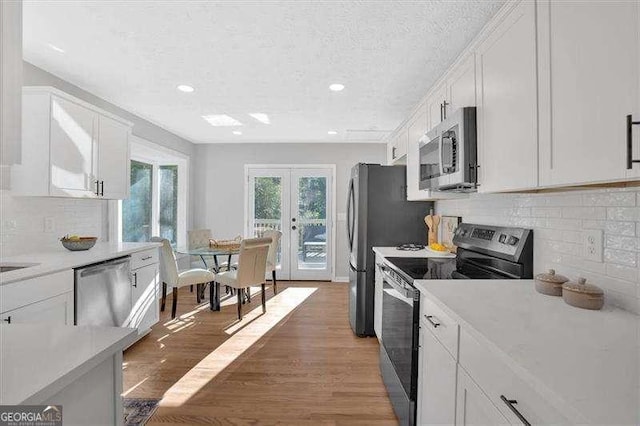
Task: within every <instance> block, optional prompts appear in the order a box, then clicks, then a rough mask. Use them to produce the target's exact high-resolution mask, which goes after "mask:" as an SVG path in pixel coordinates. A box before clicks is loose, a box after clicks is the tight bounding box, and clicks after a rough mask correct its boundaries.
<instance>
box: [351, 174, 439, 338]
mask: <svg viewBox="0 0 640 426" xmlns="http://www.w3.org/2000/svg"><path fill="white" fill-rule="evenodd" d="M406 171H407V169H406V167H405V166H381V165H380V164H363V163H360V164H357V165H355V166H354V167H353V169H352V170H351V180H350V182H349V189H348V193H349V195H348V199H347V240H348V244H349V250H350V254H349V322H350V324H351V328H352V329H353V331H354V333H355V334H357V335H358V336H373V335H374V331H373V297H374V280H375V277H374V263H375V256H374V253H373V250H372V249H373V247H374V246H398V245H400V244H404V243H418V244H419V243H422V244H424V243H426V239H427V234H426V230H425V226H424V216H425V215H426V214H427V213H428V212H429V210H430V209H431V208H432V207H433V203H431V202H425V201H407V173H406Z"/></svg>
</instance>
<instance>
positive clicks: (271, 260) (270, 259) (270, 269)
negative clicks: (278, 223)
mask: <svg viewBox="0 0 640 426" xmlns="http://www.w3.org/2000/svg"><path fill="white" fill-rule="evenodd" d="M262 236H263V237H264V238H271V244H269V253H268V254H267V269H266V272H267V274H269V273H270V275H271V279H272V281H273V294H278V283H277V282H276V266H277V265H278V259H277V257H278V245H279V244H280V237H282V232H280V231H276V230H275V229H270V230H268V231H265V232H264V233H263V234H262Z"/></svg>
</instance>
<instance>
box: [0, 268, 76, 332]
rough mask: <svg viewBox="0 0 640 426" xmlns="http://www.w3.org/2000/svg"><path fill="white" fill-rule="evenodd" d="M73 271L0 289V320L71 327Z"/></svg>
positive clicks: (4, 286) (73, 315)
mask: <svg viewBox="0 0 640 426" xmlns="http://www.w3.org/2000/svg"><path fill="white" fill-rule="evenodd" d="M73 287H74V286H73V270H71V269H70V270H68V271H62V272H56V273H54V274H49V275H43V276H41V277H36V278H30V279H26V280H22V281H16V282H13V283H9V284H5V285H2V286H0V319H2V321H3V322H4V323H6V324H14V323H42V322H46V323H49V324H58V325H73V324H74V320H75V311H74V297H73V295H74V293H73Z"/></svg>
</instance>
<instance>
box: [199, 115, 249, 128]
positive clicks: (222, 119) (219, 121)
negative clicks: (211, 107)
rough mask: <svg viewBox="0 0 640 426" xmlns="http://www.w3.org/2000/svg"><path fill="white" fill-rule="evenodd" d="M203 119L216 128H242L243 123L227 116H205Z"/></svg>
mask: <svg viewBox="0 0 640 426" xmlns="http://www.w3.org/2000/svg"><path fill="white" fill-rule="evenodd" d="M202 118H204V119H205V120H207V122H208V123H209V124H211V125H212V126H215V127H231V126H242V123H241V122H239V121H238V120H236V119H235V118H233V117H229V116H228V115H226V114H211V115H203V116H202Z"/></svg>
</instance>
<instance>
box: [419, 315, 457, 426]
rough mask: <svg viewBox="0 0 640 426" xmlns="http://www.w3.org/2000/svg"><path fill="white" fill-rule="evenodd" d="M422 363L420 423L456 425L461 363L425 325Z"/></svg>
mask: <svg viewBox="0 0 640 426" xmlns="http://www.w3.org/2000/svg"><path fill="white" fill-rule="evenodd" d="M418 363H419V364H418V365H419V366H418V402H417V403H418V424H419V425H436V424H438V425H440V424H449V425H450V424H453V423H454V419H455V410H456V405H455V403H456V370H457V367H458V366H457V362H456V359H455V358H454V357H453V356H451V354H450V353H449V352H448V351H447V350H446V349H445V347H444V346H443V345H442V343H440V342H439V341H438V339H436V337H435V336H434V335H433V333H431V331H429V330H428V326H426V325H424V324H421V325H420V355H419V357H418Z"/></svg>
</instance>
